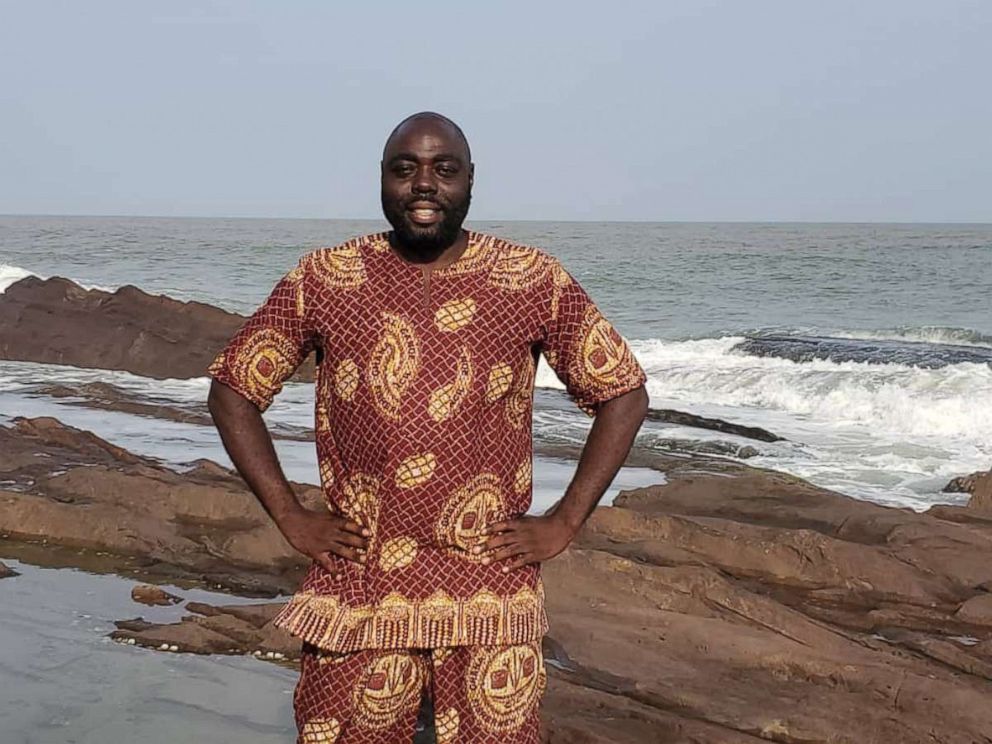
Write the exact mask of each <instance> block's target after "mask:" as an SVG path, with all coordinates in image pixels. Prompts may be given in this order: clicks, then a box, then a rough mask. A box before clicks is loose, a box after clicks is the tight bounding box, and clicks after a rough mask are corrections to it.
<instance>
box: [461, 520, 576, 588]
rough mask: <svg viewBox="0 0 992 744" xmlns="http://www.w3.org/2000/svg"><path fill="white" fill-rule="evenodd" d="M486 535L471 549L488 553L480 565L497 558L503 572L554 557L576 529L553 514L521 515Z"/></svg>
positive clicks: (499, 523) (501, 524)
mask: <svg viewBox="0 0 992 744" xmlns="http://www.w3.org/2000/svg"><path fill="white" fill-rule="evenodd" d="M485 534H486V535H487V537H486V538H485V540H484V541H483V543H482V544H481V545H477V546H475V547H474V548H473V549H472V551H473V552H474V553H475V554H476V555H479V554H480V553H482V552H483V551H489V552H490V554H489V555H487V556H485V557H484V558H483V559H482V563H483V565H489V564H491V563H495V562H496V561H507V562H506V563H504V564H503V573H509V572H510V571H513V570H514V569H517V568H521V567H522V566H526V565H527V564H528V563H540V562H541V561H546V560H549V559H551V558H554V557H555V556H556V555H558V554H559V553H560V552H561V551H563V550H564V549H565V548H566V547H568V544H569V543H570V542H571V541H572V538H573V537H575V531H574V530H573V529H572V528H571V527H569V526H568V525H567V524H566V523H565V521H564V520H563V519H561V518H560V517H556V516H555V515H554V514H548V515H545V516H540V517H530V516H523V517H519V518H518V519H511V520H509V521H506V522H497V523H495V524H492V525H490V526H489V527H488V528H486V530H485Z"/></svg>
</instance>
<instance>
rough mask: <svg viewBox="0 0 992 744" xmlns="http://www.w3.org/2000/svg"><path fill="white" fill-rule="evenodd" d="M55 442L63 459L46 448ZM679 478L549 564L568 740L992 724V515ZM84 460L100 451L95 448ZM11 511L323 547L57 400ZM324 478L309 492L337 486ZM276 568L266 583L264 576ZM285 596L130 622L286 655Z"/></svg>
mask: <svg viewBox="0 0 992 744" xmlns="http://www.w3.org/2000/svg"><path fill="white" fill-rule="evenodd" d="M35 452H43V453H45V454H46V455H47V457H42V458H38V457H34V456H33V453H35ZM634 459H635V461H636V462H633V463H631V464H646V465H648V466H650V467H656V468H658V469H659V470H662V471H664V472H665V474H666V479H667V483H666V484H665V485H663V486H655V487H651V488H643V489H636V490H632V491H626V492H624V493H622V494H621V495H620V496H619V497H618V498H617V499H616V502H615V504H616V505H615V506H613V507H603V508H599V509H597V510H596V511H595V513H594V514H593V516H592V517H591V518H590V520H589V522H588V523H587V525H586V527H585V528H584V529H583V531H582V532H581V533H580V535H579V537H578V538H577V539H576V541H575V542H574V543H573V545H572V546H571V547H570V548H569V549H568V550H566V551H565V552H564V553H563V554H562V555H560V556H559V557H558V558H556V559H554V560H552V561H550V562H548V563H547V564H546V565H545V570H544V581H545V587H546V592H547V605H548V612H549V617H550V621H551V632H550V634H549V637H548V638H547V639H546V642H545V654H546V657H547V659H548V666H549V670H550V675H551V682H550V687H549V692H548V696H547V702H546V705H545V707H544V714H543V715H544V721H545V728H546V741H551V742H570V743H572V742H582V741H589V742H593V741H595V742H643V741H674V742H678V741H686V742H688V741H693V742H697V743H702V744H725V743H726V742H759V741H779V742H820V741H832V742H862V741H879V742H900V744H916V743H919V744H923V742H932V741H934V738H933V732H934V731H939V732H940V735H939V739H940V741H942V742H946V743H947V744H972V743H973V742H979V741H983V740H984V739H983V737H984V738H987V736H988V732H989V731H992V708H990V706H989V705H988V700H989V699H990V696H992V607H990V606H989V599H988V598H989V597H990V596H992V595H990V594H989V588H990V587H992V519H989V518H987V517H986V516H983V515H982V513H981V512H979V511H975V510H972V509H969V508H966V507H945V508H943V509H940V510H938V509H934V510H932V511H931V512H929V513H924V514H917V513H915V512H912V511H910V510H904V509H892V508H888V507H883V506H879V505H875V504H870V503H867V502H862V501H856V500H854V499H850V498H847V497H844V496H841V495H839V494H835V493H832V492H830V491H826V490H824V489H820V488H816V487H814V486H812V485H810V484H809V483H806V482H804V481H802V480H801V479H798V478H794V477H792V476H787V475H783V474H780V473H774V472H771V471H766V470H759V469H755V468H749V467H747V466H746V465H744V464H742V463H739V462H731V461H726V460H724V461H707V460H705V459H703V458H674V457H668V456H663V455H658V454H655V453H644V452H641V453H635V456H634ZM84 463H86V464H85V465H84ZM0 479H3V480H5V481H12V482H13V484H14V485H12V486H9V487H8V489H7V490H6V491H2V492H0V531H2V532H4V533H8V534H10V533H13V534H17V535H18V536H21V537H24V536H27V537H33V538H34V539H42V538H45V539H48V540H49V541H50V542H52V543H55V542H63V543H68V544H71V545H89V546H94V547H99V548H100V549H101V550H106V551H110V552H117V553H121V554H126V555H130V556H140V555H146V556H149V560H150V561H153V562H154V563H153V564H152V565H168V566H170V567H171V570H173V571H176V572H181V573H183V574H184V575H185V576H186V577H187V578H191V579H198V580H202V581H206V580H213V577H216V576H224V577H226V579H227V585H228V586H236V587H237V586H249V587H251V588H252V589H253V590H258V589H259V587H267V588H270V589H282V590H284V591H288V590H291V589H293V588H294V587H295V585H296V582H297V581H298V580H299V577H300V568H302V563H303V561H302V560H301V559H300V558H299V557H297V556H295V555H294V554H293V553H292V551H291V549H290V548H289V547H288V546H286V545H285V544H284V543H283V541H282V539H281V536H279V535H278V532H276V531H275V529H274V528H273V527H271V524H270V523H269V521H268V517H267V516H266V515H265V514H264V512H263V511H262V510H261V509H260V507H258V506H257V504H256V503H255V501H254V499H253V497H251V495H250V494H249V493H248V492H247V490H246V489H245V488H244V486H243V485H242V484H241V483H240V480H239V479H238V478H237V477H236V476H234V475H232V474H231V473H229V472H228V471H226V470H225V469H224V468H221V467H220V466H218V465H216V464H213V463H207V462H201V463H199V464H198V465H197V466H196V467H194V468H193V469H192V470H191V471H189V472H187V473H182V474H180V473H175V472H173V471H171V470H169V469H167V468H163V467H161V466H160V465H159V464H157V463H155V462H154V461H151V460H148V459H144V458H139V457H137V456H134V455H130V454H129V453H124V452H123V451H117V450H115V449H114V448H113V447H111V446H109V445H107V443H105V442H103V441H102V440H100V439H99V438H97V437H94V436H93V435H90V434H87V433H85V432H80V431H78V430H74V429H71V428H69V427H64V426H62V425H61V424H58V422H53V421H52V420H18V421H17V422H16V424H15V425H14V426H13V427H0ZM316 491H317V489H303V488H301V489H300V492H301V494H302V495H303V497H304V498H306V499H310V501H311V503H313V504H314V505H316V503H317V501H318V500H319V494H318V493H317V492H316ZM252 581H254V583H252ZM279 607H280V604H279V603H265V604H259V605H250V606H245V605H225V606H212V605H206V604H201V603H189V604H188V605H187V606H186V609H187V610H188V612H189V615H188V616H187V617H185V618H183V619H182V620H180V621H179V622H174V623H169V624H164V625H163V624H156V623H147V622H145V621H144V620H140V619H138V620H131V621H123V622H122V623H121V624H120V625H119V627H118V630H117V631H115V633H114V637H115V639H116V640H118V641H119V642H121V643H128V644H130V643H134V644H135V645H142V646H147V647H149V648H153V649H158V650H161V651H163V652H193V653H220V654H232V653H240V654H250V655H253V656H257V657H258V658H262V659H265V660H269V661H276V662H286V661H288V660H291V659H293V658H296V656H297V655H298V653H299V647H298V642H297V641H296V640H295V639H292V638H290V637H288V636H286V635H285V634H284V633H282V631H278V630H276V629H275V628H273V627H272V625H271V621H272V618H273V616H274V614H275V613H276V612H277V611H278V610H279Z"/></svg>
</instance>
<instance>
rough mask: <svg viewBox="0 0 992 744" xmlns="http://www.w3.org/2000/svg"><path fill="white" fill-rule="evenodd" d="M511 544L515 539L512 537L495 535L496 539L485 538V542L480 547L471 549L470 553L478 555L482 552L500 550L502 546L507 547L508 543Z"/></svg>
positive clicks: (506, 534) (509, 535)
mask: <svg viewBox="0 0 992 744" xmlns="http://www.w3.org/2000/svg"><path fill="white" fill-rule="evenodd" d="M513 542H516V539H515V538H514V537H513V535H511V534H508V533H505V532H504V533H502V534H500V535H496V537H489V538H486V540H485V541H484V542H483V543H482V544H481V545H476V546H475V547H474V548H472V552H473V553H475V554H476V555H478V554H479V553H481V552H482V551H483V550H497V549H499V548H502V547H503V546H504V545H509V544H510V543H513Z"/></svg>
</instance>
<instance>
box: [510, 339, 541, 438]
mask: <svg viewBox="0 0 992 744" xmlns="http://www.w3.org/2000/svg"><path fill="white" fill-rule="evenodd" d="M534 372H535V368H534V357H533V356H531V355H530V354H529V353H528V354H527V359H526V360H525V361H524V368H523V370H522V371H521V373H520V376H519V377H518V378H517V381H516V384H515V385H514V387H513V390H511V391H510V394H509V395H508V396H506V420H507V421H508V422H509V424H510V426H512V427H513V428H514V429H520V428H522V427H523V426H524V424H525V423H529V419H528V417H527V414H528V413H529V412H530V403H531V399H532V397H533V395H534Z"/></svg>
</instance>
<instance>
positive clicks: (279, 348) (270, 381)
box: [211, 328, 298, 403]
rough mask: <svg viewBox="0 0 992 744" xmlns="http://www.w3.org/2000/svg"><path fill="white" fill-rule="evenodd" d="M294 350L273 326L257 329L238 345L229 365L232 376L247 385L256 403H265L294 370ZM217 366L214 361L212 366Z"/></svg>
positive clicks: (294, 346) (292, 344)
mask: <svg viewBox="0 0 992 744" xmlns="http://www.w3.org/2000/svg"><path fill="white" fill-rule="evenodd" d="M297 353H298V352H297V349H296V344H294V343H293V341H292V339H290V338H289V337H288V336H285V335H283V334H282V333H280V332H279V331H277V330H275V329H274V328H260V329H259V330H257V331H255V332H254V333H252V334H251V335H250V336H249V337H248V338H247V339H246V340H245V342H244V344H243V345H242V346H241V349H240V351H239V352H238V355H237V357H236V358H235V360H234V363H233V364H232V372H233V375H234V378H235V379H236V380H238V381H239V382H241V384H243V385H245V386H246V387H247V392H248V393H249V394H251V395H252V397H253V398H254V399H255V402H256V403H258V402H263V401H264V402H266V403H267V402H268V401H270V400H271V399H272V396H273V395H275V394H276V393H277V392H279V390H280V389H281V388H282V383H283V380H285V379H286V378H288V377H289V376H290V375H291V374H292V373H293V370H294V369H295V368H296V365H295V360H296V355H297ZM221 363H223V362H221ZM217 367H218V365H217V362H214V365H213V366H212V367H211V369H212V370H213V369H214V368H217Z"/></svg>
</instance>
